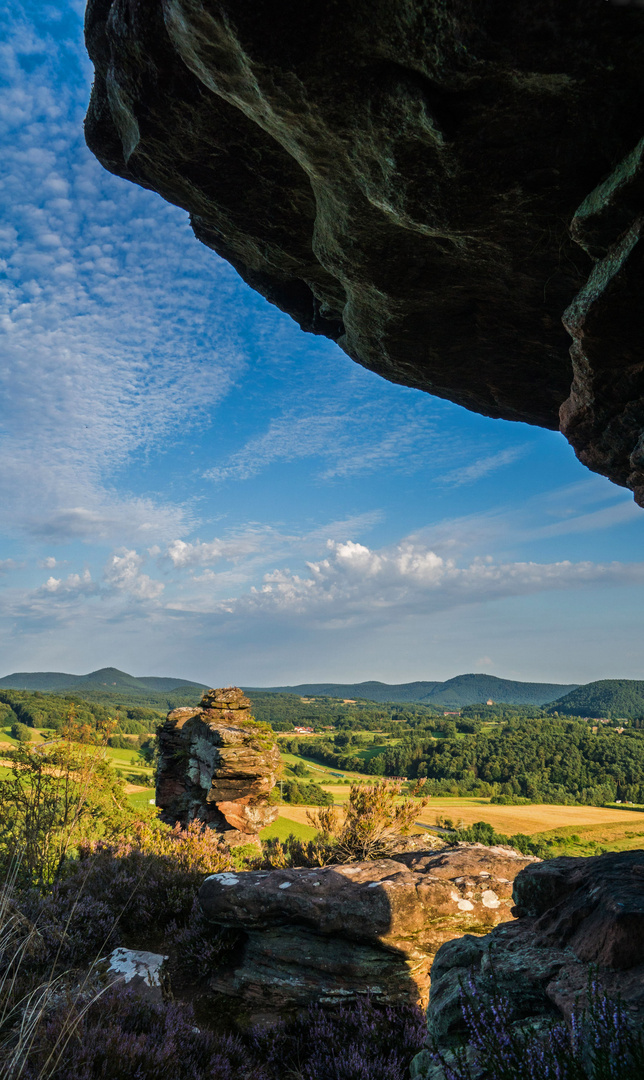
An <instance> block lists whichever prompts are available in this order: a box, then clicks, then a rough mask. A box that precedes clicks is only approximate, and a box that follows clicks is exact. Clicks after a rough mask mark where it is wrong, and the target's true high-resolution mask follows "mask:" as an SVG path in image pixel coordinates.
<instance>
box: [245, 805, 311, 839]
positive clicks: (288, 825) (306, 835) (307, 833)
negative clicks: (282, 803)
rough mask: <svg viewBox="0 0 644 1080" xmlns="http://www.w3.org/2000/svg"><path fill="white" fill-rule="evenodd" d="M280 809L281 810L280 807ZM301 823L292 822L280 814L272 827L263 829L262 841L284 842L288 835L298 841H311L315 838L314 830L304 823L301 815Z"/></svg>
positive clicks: (268, 826) (304, 819)
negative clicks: (274, 840) (275, 840)
mask: <svg viewBox="0 0 644 1080" xmlns="http://www.w3.org/2000/svg"><path fill="white" fill-rule="evenodd" d="M280 809H282V808H281V807H280ZM293 809H300V810H301V809H302V808H301V807H293ZM302 817H303V820H302V821H293V820H292V819H291V818H287V817H283V816H282V814H280V816H279V817H278V818H277V820H276V821H274V822H273V823H272V825H267V826H266V828H265V829H262V831H261V832H260V834H259V835H260V837H261V838H262V840H272V839H275V838H276V839H277V840H286V837H287V836H289V834H290V833H293V835H294V836H297V838H298V840H312V839H313V837H314V836H315V829H314V828H313V827H312V826H311V825H308V824H307V823H306V817H305V815H302Z"/></svg>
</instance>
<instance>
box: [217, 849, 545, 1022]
mask: <svg viewBox="0 0 644 1080" xmlns="http://www.w3.org/2000/svg"><path fill="white" fill-rule="evenodd" d="M534 861H535V860H534V859H533V858H532V857H530V856H522V855H519V854H518V853H517V852H515V851H512V850H510V849H507V848H487V847H484V846H483V845H481V844H473V845H461V846H459V847H457V848H454V849H447V850H444V851H441V852H439V853H436V852H429V853H427V852H425V853H423V852H409V853H407V854H399V855H395V856H394V857H392V858H391V859H382V860H378V861H373V862H362V863H351V864H348V865H341V866H326V867H322V868H319V869H313V870H308V869H285V870H271V871H255V872H251V871H246V872H243V873H242V872H240V873H222V874H213V875H212V876H211V877H209V878H207V879H206V881H205V882H204V884H203V886H202V888H201V891H200V893H199V899H200V903H201V906H202V908H203V911H204V913H205V915H206V916H207V918H208V920H210V921H211V922H212V923H213V926H214V927H215V928H217V930H218V929H219V928H221V927H227V928H233V929H235V930H237V931H241V932H242V933H241V945H240V946H239V948H238V951H237V953H236V956H235V960H234V963H233V965H232V966H229V967H227V968H226V970H225V971H221V972H218V971H215V972H213V976H212V978H211V979H210V983H209V986H210V991H211V992H213V993H220V994H224V995H228V996H231V997H233V998H234V997H237V998H239V999H240V1000H241V1001H242V1002H243V1003H244V1005H245V1006H246V1007H247V1008H248V1009H250V1010H251V1012H253V1011H254V1012H256V1013H257V1012H259V1013H262V1014H267V1013H268V1014H271V1013H273V1014H275V1013H278V1014H279V1013H281V1012H282V1011H283V1010H284V1009H288V1008H291V1007H294V1006H305V1005H310V1004H312V1003H316V1002H320V1003H322V1004H328V1005H332V1004H333V1003H337V1002H339V1001H346V1000H351V999H353V998H355V997H356V995H357V994H366V993H369V994H370V995H371V996H372V997H374V998H377V999H379V1000H382V1001H388V1002H400V1001H407V1002H409V1001H413V1002H425V1003H426V1001H427V996H428V987H429V968H430V966H431V962H432V959H433V957H434V954H435V953H436V950H437V949H438V948H439V946H440V945H442V944H443V942H445V941H449V940H450V939H451V938H454V937H461V936H462V935H463V934H468V933H469V934H472V933H475V934H482V933H485V932H486V931H488V930H490V929H492V927H494V926H497V925H498V924H499V923H501V922H504V921H506V920H507V919H510V918H511V917H512V916H511V911H510V908H511V904H512V900H511V891H512V881H513V879H514V877H515V875H516V874H517V873H518V872H519V870H521V869H522V868H523V867H525V866H526V865H528V864H529V863H531V862H534Z"/></svg>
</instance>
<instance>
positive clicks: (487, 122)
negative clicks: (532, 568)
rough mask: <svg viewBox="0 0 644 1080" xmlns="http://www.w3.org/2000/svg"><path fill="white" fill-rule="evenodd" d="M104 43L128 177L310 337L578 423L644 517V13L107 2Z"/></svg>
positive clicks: (584, 4) (607, 7)
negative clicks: (183, 213) (185, 217)
mask: <svg viewBox="0 0 644 1080" xmlns="http://www.w3.org/2000/svg"><path fill="white" fill-rule="evenodd" d="M87 44H88V49H89V52H90V55H91V57H92V59H93V61H94V65H95V69H96V81H95V85H94V88H93V91H92V98H91V102H90V106H89V112H88V116H87V122H86V134H87V141H88V144H89V146H90V148H91V149H92V150H93V152H94V153H95V154H96V156H97V157H98V158H99V160H100V161H101V162H102V164H103V165H104V166H105V167H106V168H107V169H109V170H111V171H112V172H114V173H117V174H118V175H120V176H123V177H126V178H127V179H129V180H132V181H134V182H135V183H138V184H141V185H142V186H144V187H149V188H152V189H154V190H155V191H158V192H160V194H161V195H162V196H163V197H164V198H166V199H168V200H169V201H170V202H173V203H176V204H178V205H179V206H182V207H184V208H185V209H186V210H188V211H189V213H190V215H191V223H192V227H193V229H194V231H195V234H196V236H197V237H198V238H199V239H200V240H201V241H202V242H203V243H205V244H207V245H208V246H210V247H211V248H213V249H214V250H215V251H216V252H218V253H219V254H220V255H221V256H223V258H225V259H227V260H228V261H229V262H230V263H231V264H232V265H233V266H234V267H235V268H236V270H237V271H238V272H239V273H240V275H241V276H242V277H243V278H244V280H245V281H247V282H248V283H249V284H250V285H251V286H252V287H253V288H255V289H257V290H258V291H259V292H260V293H261V294H262V295H263V296H265V297H266V298H267V299H268V300H270V301H271V303H274V304H276V305H277V306H278V307H280V308H281V309H282V310H283V311H286V312H288V313H289V315H291V316H292V317H293V318H294V319H295V320H296V321H297V322H298V323H299V325H300V326H301V327H302V328H303V329H304V330H308V331H311V332H313V333H318V334H324V335H326V336H327V337H329V338H331V339H333V340H334V341H337V343H338V344H339V345H340V347H341V348H343V349H344V350H345V351H346V352H347V353H348V354H349V356H351V357H352V358H353V359H355V360H357V361H358V362H359V363H361V364H363V365H365V366H366V367H368V368H371V369H372V370H373V371H376V372H378V373H379V374H380V375H383V376H384V377H385V378H387V379H390V380H392V381H394V382H399V383H403V384H405V385H407V386H414V387H418V388H420V389H422V390H425V391H428V392H429V393H432V394H437V395H439V396H441V397H445V398H449V399H450V400H452V401H455V402H457V403H459V404H461V405H464V406H465V407H466V408H468V409H473V410H475V411H478V412H481V413H484V414H486V415H488V416H491V417H503V418H505V419H508V420H523V421H526V422H527V423H531V424H540V425H543V426H545V427H550V428H556V427H557V426H558V425H559V423H560V422H561V428H562V430H563V431H564V433H565V434H566V435H567V437H568V438H569V440H570V442H571V443H572V445H573V446H574V448H575V451H576V452H577V454H578V456H579V457H580V459H581V460H582V461H583V462H585V464H587V465H588V466H589V468H591V469H595V470H596V471H598V472H601V473H604V474H605V475H608V476H610V477H611V479H613V480H614V481H615V482H616V483H618V484H622V485H626V486H629V487H631V488H632V489H633V491H634V492H635V497H636V499H638V501H640V502H642V501H643V499H644V438H643V436H642V432H643V431H644V362H643V361H642V325H641V324H642V319H643V317H644V316H643V305H642V303H641V300H640V297H641V294H642V286H643V284H644V267H643V256H642V245H641V243H640V226H641V220H640V218H641V214H642V212H643V200H642V192H643V183H644V180H643V174H642V171H641V161H640V157H641V149H642V143H641V141H640V140H641V139H642V135H643V134H644V132H643V127H644V125H643V122H642V115H643V112H642V104H643V90H644V62H643V61H644V12H642V11H641V10H640V9H638V6H637V5H635V4H616V3H606V2H605V0H567V2H566V3H565V4H562V3H560V2H559V0H530V2H528V0H483V2H482V0H456V2H454V3H450V4H445V3H442V2H441V3H439V2H438V0H368V2H367V0H350V2H347V3H344V4H336V3H335V2H333V0H308V2H307V3H294V2H292V0H288V2H284V0H252V2H251V0H90V3H89V5H88V11H87ZM564 313H565V314H564ZM562 317H563V318H564V323H565V328H564V324H562ZM571 336H572V339H573V346H572V350H571V353H570V354H569V346H570V337H571ZM571 386H572V389H571ZM560 411H561V421H560V419H559V414H560Z"/></svg>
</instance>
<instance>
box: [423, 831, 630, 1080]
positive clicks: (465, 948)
mask: <svg viewBox="0 0 644 1080" xmlns="http://www.w3.org/2000/svg"><path fill="white" fill-rule="evenodd" d="M514 899H515V903H516V907H515V908H514V911H515V913H516V914H517V915H518V918H517V921H516V922H512V923H508V924H507V925H505V926H499V927H498V928H496V929H495V930H493V931H492V933H490V934H488V935H487V937H484V938H475V937H472V936H467V937H463V938H461V939H460V940H459V941H450V942H448V943H447V944H446V945H444V946H443V947H442V948H441V950H440V951H439V953H438V954H437V956H436V959H435V961H434V965H433V967H432V971H431V975H432V987H431V997H430V1003H429V1008H428V1011H427V1026H428V1029H429V1033H430V1042H431V1040H432V1039H435V1040H436V1042H437V1043H438V1045H439V1047H441V1048H442V1049H443V1050H449V1048H450V1046H451V1045H453V1041H454V1039H455V1038H457V1037H458V1036H459V1035H461V1034H462V1033H463V1032H464V1024H463V1018H462V1013H461V1007H460V988H461V985H467V983H468V980H470V979H471V980H472V981H473V983H474V985H475V986H476V987H477V989H478V990H479V992H480V993H481V995H482V996H483V997H484V996H485V993H486V987H487V980H488V978H489V976H490V974H491V973H493V983H494V988H495V992H497V993H500V994H503V995H504V996H505V997H506V998H507V999H508V1001H509V1003H510V1008H511V1018H512V1021H513V1022H517V1023H525V1022H526V1021H529V1022H530V1024H531V1026H532V1027H533V1028H534V1029H535V1030H539V1028H540V1027H542V1026H544V1025H545V1026H547V1025H548V1024H549V1023H551V1022H552V1021H553V1020H561V1018H562V1016H563V1017H564V1018H566V1019H567V1020H570V1016H571V1013H572V1012H573V1010H574V1009H575V1008H576V1007H577V1008H579V1006H580V1005H583V1002H584V998H585V994H586V991H587V989H588V985H589V979H590V977H591V976H593V977H596V979H597V982H598V983H599V985H600V986H601V987H603V989H604V991H605V993H606V994H607V995H608V996H609V997H612V998H613V999H616V998H618V997H619V998H620V999H621V1000H622V1002H623V1003H624V1004H625V1005H626V1006H627V1007H628V1009H629V1010H630V1011H631V1012H632V1015H633V1018H634V1020H635V1022H636V1023H637V1024H638V1025H639V1027H640V1029H641V1028H644V851H629V852H620V853H609V854H607V855H598V856H595V857H592V858H587V859H574V858H559V859H551V860H549V861H547V862H543V863H538V864H535V865H533V866H529V867H526V868H525V869H524V870H522V872H521V873H520V874H519V875H518V876H517V878H516V879H515V882H514ZM412 1073H413V1075H414V1076H417V1077H418V1078H419V1080H420V1078H422V1077H429V1078H431V1080H435V1078H436V1077H438V1076H439V1075H441V1074H440V1070H438V1071H437V1070H436V1068H435V1067H433V1066H432V1064H431V1056H430V1054H429V1053H428V1052H424V1053H423V1054H421V1055H419V1057H418V1058H417V1059H416V1064H415V1066H414V1069H413V1070H412Z"/></svg>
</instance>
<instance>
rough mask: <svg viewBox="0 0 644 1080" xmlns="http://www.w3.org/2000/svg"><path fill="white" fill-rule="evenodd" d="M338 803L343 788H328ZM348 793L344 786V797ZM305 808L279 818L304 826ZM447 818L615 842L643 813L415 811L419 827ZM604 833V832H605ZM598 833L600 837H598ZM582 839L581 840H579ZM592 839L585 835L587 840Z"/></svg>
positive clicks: (535, 808)
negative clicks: (564, 832)
mask: <svg viewBox="0 0 644 1080" xmlns="http://www.w3.org/2000/svg"><path fill="white" fill-rule="evenodd" d="M329 790H330V791H332V792H333V794H334V795H335V796H336V797H337V800H338V802H340V801H342V799H343V795H342V794H340V792H343V793H344V790H345V789H343V788H340V787H338V788H329ZM348 793H349V789H348V787H347V788H346V794H344V798H346V796H347V795H348ZM306 811H307V807H306V806H280V808H279V813H280V817H283V818H286V819H288V820H289V821H297V822H298V823H299V824H300V825H306V824H307V819H306ZM437 817H439V818H441V817H447V818H451V819H452V821H453V822H454V824H456V823H457V822H459V821H463V822H464V824H465V825H473V824H474V822H475V821H487V822H489V824H490V825H492V827H493V828H494V829H496V831H497V832H500V833H505V834H506V835H507V836H513V835H514V834H515V833H527V834H528V835H532V834H533V833H544V832H552V831H555V830H556V831H558V832H559V831H561V830H568V831H570V830H572V831H574V832H576V833H578V834H579V835H580V836H581V835H582V832H585V828H584V827H586V828H592V829H594V830H596V838H597V839H598V840H600V839H601V840H603V839H604V837H606V838H607V839H608V838H609V835H610V832H611V830H612V831H613V832H614V833H615V839H617V838H618V837H619V836H623V835H624V829H628V830H629V831H632V833H633V834H634V835H637V834H639V833H640V832H641V833H642V834H643V835H644V814H638V813H637V812H635V811H632V810H606V809H604V808H603V807H601V806H550V805H541V804H533V805H530V806H492V805H490V803H489V802H488V801H487V800H486V799H466V798H462V799H459V798H452V799H450V798H443V799H441V798H436V799H432V800H431V802H430V803H429V805H428V806H426V807H425V809H424V810H419V812H418V817H417V819H416V820H417V821H418V822H419V823H420V824H423V825H435V824H436V818H437ZM606 830H608V833H607V831H606ZM600 834H601V836H600ZM582 838H585V837H582ZM591 838H592V836H591V835H590V834H589V836H588V839H591Z"/></svg>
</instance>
